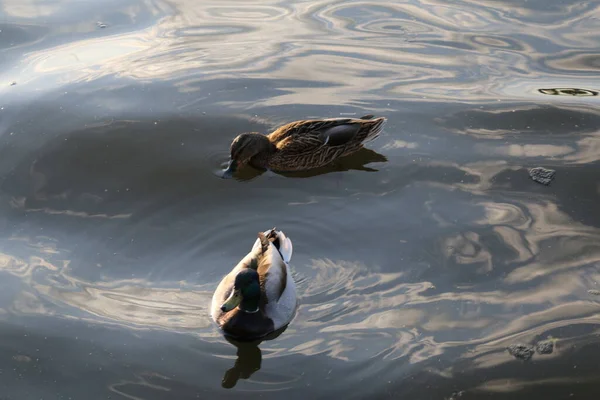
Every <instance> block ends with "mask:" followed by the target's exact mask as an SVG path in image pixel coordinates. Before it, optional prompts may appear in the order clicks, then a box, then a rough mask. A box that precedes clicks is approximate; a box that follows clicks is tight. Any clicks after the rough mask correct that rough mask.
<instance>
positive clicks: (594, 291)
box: [588, 289, 600, 296]
mask: <svg viewBox="0 0 600 400" xmlns="http://www.w3.org/2000/svg"><path fill="white" fill-rule="evenodd" d="M588 293H589V294H593V295H594V296H600V290H596V289H592V290H588Z"/></svg>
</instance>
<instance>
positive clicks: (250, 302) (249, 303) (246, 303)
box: [238, 297, 260, 314]
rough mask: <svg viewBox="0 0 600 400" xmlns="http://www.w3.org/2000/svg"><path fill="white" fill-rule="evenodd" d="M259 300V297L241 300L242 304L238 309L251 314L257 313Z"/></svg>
mask: <svg viewBox="0 0 600 400" xmlns="http://www.w3.org/2000/svg"><path fill="white" fill-rule="evenodd" d="M259 300H260V298H259V297H251V298H243V300H242V302H241V303H240V305H239V306H238V307H239V308H240V310H242V311H243V312H246V313H250V314H253V313H255V312H258V303H259Z"/></svg>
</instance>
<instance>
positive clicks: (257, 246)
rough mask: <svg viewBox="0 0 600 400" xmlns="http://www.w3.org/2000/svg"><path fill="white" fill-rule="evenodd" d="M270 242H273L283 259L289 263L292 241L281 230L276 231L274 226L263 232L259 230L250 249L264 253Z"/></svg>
mask: <svg viewBox="0 0 600 400" xmlns="http://www.w3.org/2000/svg"><path fill="white" fill-rule="evenodd" d="M270 243H273V245H274V246H275V248H276V249H277V250H278V251H279V254H281V258H283V261H285V262H286V263H289V262H290V260H291V259H292V252H293V246H292V241H291V240H290V239H289V238H288V237H287V236H285V234H284V233H283V232H282V231H278V230H277V229H276V228H273V229H269V230H268V231H265V232H259V233H258V238H257V239H256V241H255V242H254V246H252V251H255V252H259V254H264V253H265V252H266V251H267V249H268V248H269V244H270Z"/></svg>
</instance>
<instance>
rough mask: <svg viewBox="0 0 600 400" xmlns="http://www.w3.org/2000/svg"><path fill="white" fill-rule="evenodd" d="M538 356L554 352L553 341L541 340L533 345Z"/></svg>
mask: <svg viewBox="0 0 600 400" xmlns="http://www.w3.org/2000/svg"><path fill="white" fill-rule="evenodd" d="M535 351H537V352H538V354H552V352H553V351H554V340H542V341H541V342H538V344H536V345H535Z"/></svg>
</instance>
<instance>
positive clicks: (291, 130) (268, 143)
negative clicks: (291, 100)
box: [223, 115, 386, 178]
mask: <svg viewBox="0 0 600 400" xmlns="http://www.w3.org/2000/svg"><path fill="white" fill-rule="evenodd" d="M385 121H386V119H385V118H384V117H378V118H375V117H373V116H372V115H366V116H364V117H362V118H332V119H313V120H302V121H296V122H291V123H289V124H286V125H283V126H282V127H280V128H278V129H277V130H275V131H274V132H272V133H270V134H268V135H262V134H260V133H256V132H253V133H242V134H241V135H238V136H237V137H236V138H235V139H233V142H231V146H230V149H229V151H230V160H229V165H228V167H227V170H226V171H225V172H224V174H223V177H224V178H229V177H231V176H232V175H233V173H234V172H235V171H236V169H237V168H238V167H240V166H242V165H244V164H249V165H251V166H252V167H255V168H258V169H271V170H273V171H280V172H284V171H302V170H308V169H313V168H318V167H322V166H324V165H327V164H329V163H331V162H332V161H334V160H336V159H338V158H340V157H343V156H346V155H349V154H352V153H354V152H356V151H358V150H360V149H361V148H362V147H363V144H365V143H367V142H369V141H372V140H374V139H375V138H377V137H378V136H379V133H380V132H381V130H382V128H383V124H384V123H385Z"/></svg>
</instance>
